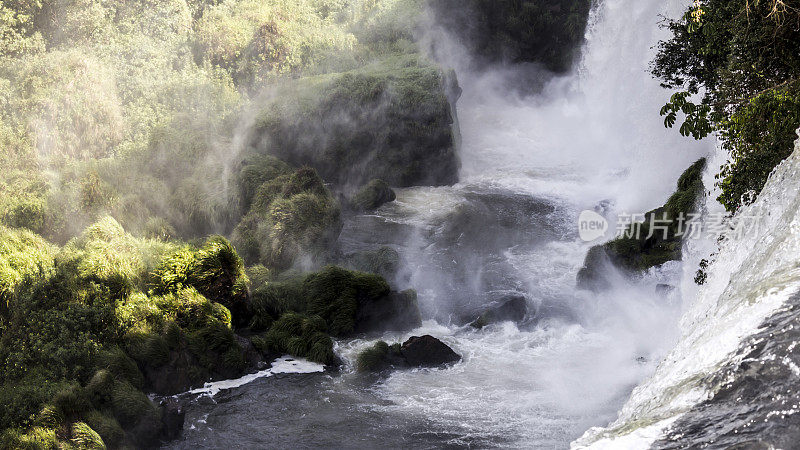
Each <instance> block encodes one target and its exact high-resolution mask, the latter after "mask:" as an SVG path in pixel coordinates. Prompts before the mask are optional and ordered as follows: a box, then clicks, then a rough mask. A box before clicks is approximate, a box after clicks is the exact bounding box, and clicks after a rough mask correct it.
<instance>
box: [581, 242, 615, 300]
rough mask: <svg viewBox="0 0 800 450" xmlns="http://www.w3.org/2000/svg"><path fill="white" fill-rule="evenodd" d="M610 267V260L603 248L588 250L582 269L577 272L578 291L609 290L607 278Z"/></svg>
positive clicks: (609, 283) (599, 246) (609, 284)
mask: <svg viewBox="0 0 800 450" xmlns="http://www.w3.org/2000/svg"><path fill="white" fill-rule="evenodd" d="M610 267H611V260H610V259H609V257H608V253H607V252H606V249H605V248H604V247H603V246H601V245H598V246H595V247H592V248H590V249H589V253H587V254H586V260H585V261H584V263H583V267H582V268H581V270H579V271H578V280H577V286H578V289H583V290H587V291H594V292H598V291H604V290H606V289H609V288H610V287H611V281H610V280H609V278H608V270H609V268H610Z"/></svg>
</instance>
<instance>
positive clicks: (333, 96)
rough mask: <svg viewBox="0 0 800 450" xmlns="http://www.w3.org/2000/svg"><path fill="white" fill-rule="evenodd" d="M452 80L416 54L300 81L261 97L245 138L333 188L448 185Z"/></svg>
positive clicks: (453, 163) (453, 177)
mask: <svg viewBox="0 0 800 450" xmlns="http://www.w3.org/2000/svg"><path fill="white" fill-rule="evenodd" d="M453 77H454V75H453V74H452V73H445V72H443V71H442V70H440V69H439V68H438V67H436V66H434V65H433V64H432V63H430V62H429V61H427V60H425V59H424V58H422V57H420V56H418V55H402V56H394V57H390V58H387V59H384V60H381V61H378V62H375V63H372V64H369V65H367V66H365V67H362V68H359V69H356V70H353V71H350V72H344V73H333V74H327V75H323V76H317V77H308V78H302V79H298V80H295V81H292V82H289V83H288V84H287V85H285V86H282V87H281V90H280V92H279V93H278V94H277V95H274V96H267V97H266V98H267V99H266V100H264V101H263V103H262V108H261V111H260V113H259V114H258V117H257V119H256V121H255V125H254V127H253V130H252V132H251V137H250V142H251V144H252V145H253V146H254V147H255V148H258V149H261V150H262V151H263V152H265V153H268V154H273V155H275V156H277V157H279V158H280V159H283V160H285V161H288V162H289V163H291V164H294V165H296V166H302V165H309V166H311V167H313V168H315V169H316V170H317V171H318V172H319V174H320V175H321V176H322V178H324V179H325V180H326V181H328V182H331V183H333V184H334V185H336V186H341V187H344V186H363V185H364V184H366V183H368V182H369V181H370V180H371V179H373V178H380V179H382V180H384V181H385V182H387V183H389V184H390V185H392V186H400V187H404V186H413V185H449V184H453V183H455V182H456V181H457V178H458V158H457V156H456V137H455V135H454V131H453V123H454V116H453V113H452V111H453V109H452V104H451V101H450V98H453V99H454V98H456V97H457V94H455V93H453V92H452V91H453V89H452V86H453V85H454V84H455V82H454V81H453ZM449 96H450V97H449Z"/></svg>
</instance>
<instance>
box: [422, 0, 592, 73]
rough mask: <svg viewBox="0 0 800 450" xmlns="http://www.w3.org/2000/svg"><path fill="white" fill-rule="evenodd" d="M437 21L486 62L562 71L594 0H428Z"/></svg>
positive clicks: (573, 54) (577, 44) (572, 55)
mask: <svg viewBox="0 0 800 450" xmlns="http://www.w3.org/2000/svg"><path fill="white" fill-rule="evenodd" d="M429 4H430V6H431V10H432V11H433V12H434V15H435V18H436V20H437V23H439V24H440V25H442V26H443V27H444V28H445V30H447V31H449V32H450V33H451V34H453V35H455V36H456V37H457V38H458V40H459V42H462V43H463V44H464V45H465V46H466V48H467V50H469V51H470V52H471V53H472V54H473V55H475V56H477V57H478V58H480V59H482V60H483V61H485V62H488V63H496V62H514V63H519V62H530V63H540V64H542V65H543V66H544V67H546V68H548V69H550V70H552V71H555V72H564V71H567V70H569V69H570V68H571V66H572V63H573V61H574V59H575V57H576V56H577V55H578V51H579V50H580V46H581V43H582V42H583V36H584V33H585V31H586V25H587V22H588V18H589V10H590V8H591V5H592V2H591V0H523V1H519V0H500V1H498V0H467V1H463V0H430V2H429Z"/></svg>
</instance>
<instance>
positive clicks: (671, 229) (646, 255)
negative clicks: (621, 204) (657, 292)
mask: <svg viewBox="0 0 800 450" xmlns="http://www.w3.org/2000/svg"><path fill="white" fill-rule="evenodd" d="M705 167H706V160H705V158H703V159H700V160H698V161H696V162H695V163H694V164H692V165H691V166H690V167H689V168H688V169H686V171H684V172H683V174H682V175H681V177H680V178H679V179H678V183H677V190H676V191H675V193H674V194H673V195H672V196H671V197H670V198H669V200H667V202H666V204H665V205H664V206H663V207H660V208H657V209H655V210H653V211H650V212H648V213H647V214H645V221H644V222H643V223H639V224H634V225H631V226H630V227H629V229H628V231H627V233H628V235H627V236H621V237H618V238H616V239H614V240H611V241H609V242H607V243H605V244H603V245H601V246H595V247H593V248H592V249H590V250H589V253H588V254H587V256H586V260H585V261H584V266H583V268H582V269H581V270H580V271H579V272H578V285H579V286H580V287H583V288H588V289H602V288H605V287H607V286H608V281H607V280H605V279H604V277H603V270H602V268H601V266H602V264H603V263H604V261H605V260H606V257H608V259H607V260H608V261H610V262H611V263H612V264H614V265H616V266H617V267H619V268H622V269H624V270H626V271H629V272H634V273H637V272H641V271H644V270H647V269H649V268H651V267H655V266H659V265H661V264H664V263H666V262H668V261H676V260H680V259H681V257H682V255H681V247H682V242H683V241H682V239H683V237H682V236H680V235H679V231H683V232H686V226H687V225H686V223H687V222H688V221H689V219H691V214H693V213H695V212H696V211H697V206H698V202H699V201H700V199H701V198H702V196H703V195H704V192H705V188H704V186H703V171H704V170H705ZM681 218H682V219H683V222H681ZM664 220H667V221H668V222H667V223H666V225H667V229H666V233H665V231H664V230H662V229H654V230H653V236H649V234H650V224H651V222H652V223H654V224H657V225H659V226H661V225H660V222H661V221H664ZM681 227H682V229H681ZM637 228H638V234H637Z"/></svg>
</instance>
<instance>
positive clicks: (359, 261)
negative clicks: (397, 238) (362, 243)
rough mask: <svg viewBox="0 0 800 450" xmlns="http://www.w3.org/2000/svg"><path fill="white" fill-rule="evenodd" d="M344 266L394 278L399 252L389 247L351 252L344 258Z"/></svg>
mask: <svg viewBox="0 0 800 450" xmlns="http://www.w3.org/2000/svg"><path fill="white" fill-rule="evenodd" d="M344 261H345V264H344V265H345V266H346V267H347V268H349V269H353V270H357V271H359V272H367V273H374V274H377V275H380V276H382V277H383V278H385V279H387V280H390V281H391V280H394V279H395V277H396V276H397V272H398V270H399V269H400V254H399V253H398V252H397V250H395V249H393V248H391V247H386V246H384V247H381V248H378V249H376V250H366V251H362V252H356V253H351V254H349V255H347V256H346V257H345V258H344Z"/></svg>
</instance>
